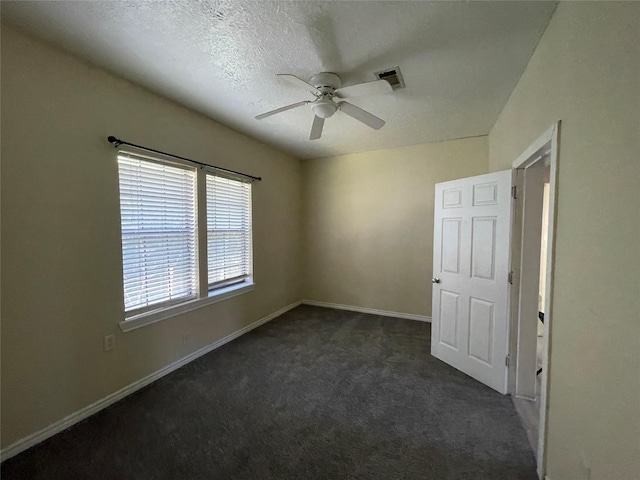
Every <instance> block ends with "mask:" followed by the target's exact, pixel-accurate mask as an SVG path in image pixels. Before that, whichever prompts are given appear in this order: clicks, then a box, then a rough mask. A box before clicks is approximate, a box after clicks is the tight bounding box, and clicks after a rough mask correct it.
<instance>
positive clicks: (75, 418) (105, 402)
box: [0, 300, 301, 462]
mask: <svg viewBox="0 0 640 480" xmlns="http://www.w3.org/2000/svg"><path fill="white" fill-rule="evenodd" d="M300 303H301V302H300V300H298V301H296V302H293V303H292V304H290V305H287V306H286V307H284V308H281V309H280V310H278V311H277V312H273V313H272V314H270V315H267V316H266V317H264V318H261V319H260V320H257V321H255V322H253V323H252V324H250V325H247V326H246V327H244V328H241V329H240V330H236V331H235V332H233V333H231V334H229V335H227V336H226V337H224V338H221V339H220V340H217V341H215V342H213V343H211V344H209V345H207V346H206V347H203V348H201V349H200V350H197V351H195V352H193V353H190V354H189V355H187V356H186V357H183V358H181V359H180V360H178V361H177V362H174V363H172V364H170V365H167V366H166V367H164V368H161V369H160V370H158V371H157V372H154V373H152V374H151V375H147V376H146V377H143V378H141V379H140V380H138V381H136V382H133V383H132V384H130V385H127V386H126V387H124V388H121V389H120V390H118V391H117V392H114V393H112V394H111V395H108V396H106V397H105V398H103V399H101V400H98V401H97V402H95V403H92V404H91V405H87V406H86V407H84V408H82V409H81V410H78V411H77V412H75V413H72V414H71V415H68V416H66V417H64V418H63V419H61V420H58V421H57V422H55V423H52V424H51V425H49V426H48V427H45V428H43V429H42V430H40V431H38V432H35V433H32V434H31V435H28V436H26V437H24V438H22V439H20V440H18V441H17V442H14V443H12V444H11V445H9V446H8V447H6V448H4V449H2V450H1V451H0V462H4V461H5V460H7V459H8V458H11V457H13V456H15V455H17V454H18V453H20V452H22V451H24V450H26V449H27V448H30V447H32V446H34V445H36V444H38V443H40V442H42V441H44V440H46V439H47V438H49V437H52V436H54V435H55V434H56V433H59V432H61V431H63V430H65V429H67V428H69V427H70V426H72V425H74V424H76V423H78V422H80V421H81V420H84V419H85V418H87V417H90V416H91V415H93V414H94V413H97V412H99V411H100V410H103V409H105V408H107V407H108V406H109V405H112V404H113V403H115V402H117V401H118V400H122V399H123V398H124V397H126V396H128V395H131V394H132V393H134V392H136V391H138V390H140V389H141V388H143V387H146V386H147V385H149V384H150V383H153V382H155V381H156V380H158V379H160V378H162V377H164V376H165V375H168V374H169V373H171V372H173V371H174V370H177V369H178V368H180V367H182V366H184V365H186V364H187V363H189V362H192V361H194V360H195V359H196V358H198V357H201V356H202V355H205V354H207V353H209V352H211V351H212V350H215V349H216V348H218V347H221V346H222V345H224V344H225V343H229V342H230V341H231V340H234V339H236V338H238V337H239V336H241V335H244V334H245V333H247V332H249V331H251V330H253V329H254V328H257V327H259V326H260V325H262V324H264V323H267V322H268V321H270V320H273V319H274V318H276V317H278V316H280V315H282V314H283V313H285V312H288V311H289V310H291V309H293V308H295V307H297V306H298V305H300Z"/></svg>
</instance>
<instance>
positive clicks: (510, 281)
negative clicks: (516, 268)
mask: <svg viewBox="0 0 640 480" xmlns="http://www.w3.org/2000/svg"><path fill="white" fill-rule="evenodd" d="M507 282H509V283H510V284H511V285H513V271H511V272H509V275H508V276H507Z"/></svg>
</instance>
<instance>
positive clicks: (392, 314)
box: [302, 300, 431, 322]
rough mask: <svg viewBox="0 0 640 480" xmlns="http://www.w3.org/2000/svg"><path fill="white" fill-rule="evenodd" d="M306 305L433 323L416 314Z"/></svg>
mask: <svg viewBox="0 0 640 480" xmlns="http://www.w3.org/2000/svg"><path fill="white" fill-rule="evenodd" d="M302 303H303V304H304V305H313V306H315V307H326V308H336V309H338V310H349V311H351V312H360V313H370V314H372V315H382V316H384V317H396V318H404V319H407V320H418V321H419V322H431V317H427V316H426V315H416V314H414V313H400V312H390V311H388V310H377V309H375V308H365V307H355V306H353V305H341V304H339V303H328V302H317V301H315V300H302Z"/></svg>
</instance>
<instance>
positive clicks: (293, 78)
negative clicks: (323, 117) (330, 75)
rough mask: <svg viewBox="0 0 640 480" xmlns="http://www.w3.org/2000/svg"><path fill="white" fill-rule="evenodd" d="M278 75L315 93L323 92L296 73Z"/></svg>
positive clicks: (277, 75)
mask: <svg viewBox="0 0 640 480" xmlns="http://www.w3.org/2000/svg"><path fill="white" fill-rule="evenodd" d="M276 77H278V78H281V79H283V80H286V81H287V82H289V83H291V84H292V85H295V86H296V87H300V88H304V89H305V90H307V91H309V92H311V93H313V94H314V95H319V94H320V93H321V92H320V90H318V89H317V88H316V87H314V86H313V85H311V84H310V83H308V82H305V81H304V80H302V79H301V78H298V77H296V76H295V75H291V74H289V73H278V74H276Z"/></svg>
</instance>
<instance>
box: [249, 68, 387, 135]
mask: <svg viewBox="0 0 640 480" xmlns="http://www.w3.org/2000/svg"><path fill="white" fill-rule="evenodd" d="M277 77H278V78H281V79H283V80H286V81H288V82H289V83H291V84H293V85H295V86H297V87H300V88H303V89H305V90H307V91H308V92H311V93H312V94H313V95H315V97H316V99H315V100H303V101H302V102H297V103H292V104H291V105H287V106H285V107H280V108H276V109H275V110H271V111H269V112H266V113H263V114H260V115H257V116H256V120H261V119H263V118H266V117H270V116H271V115H275V114H277V113H282V112H286V111H287V110H291V109H292V108H298V107H301V106H303V105H309V104H310V105H311V109H312V110H313V113H314V115H315V116H314V118H313V125H312V126H311V134H310V135H309V140H317V139H318V138H320V136H321V135H322V127H323V126H324V120H325V118H329V117H330V116H332V115H333V114H334V113H336V112H337V111H338V110H340V111H342V112H344V113H346V114H347V115H349V116H350V117H353V118H355V119H356V120H358V121H360V122H362V123H364V124H365V125H367V126H368V127H371V128H373V129H375V130H379V129H380V128H382V126H383V125H384V120H382V119H381V118H378V117H376V116H375V115H373V114H371V113H369V112H367V111H366V110H363V109H361V108H360V107H356V106H355V105H353V104H351V103H349V102H346V101H345V100H344V99H345V98H350V97H360V96H363V95H373V94H378V93H387V92H391V91H392V90H393V88H391V85H390V84H389V82H387V81H386V80H374V81H372V82H364V83H358V84H356V85H349V86H346V87H342V80H340V77H339V76H338V75H336V74H335V73H329V72H323V73H318V74H316V75H314V76H313V77H311V79H310V80H309V81H308V82H305V81H304V80H302V79H301V78H298V77H296V76H295V75H290V74H283V73H281V74H278V75H277Z"/></svg>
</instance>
